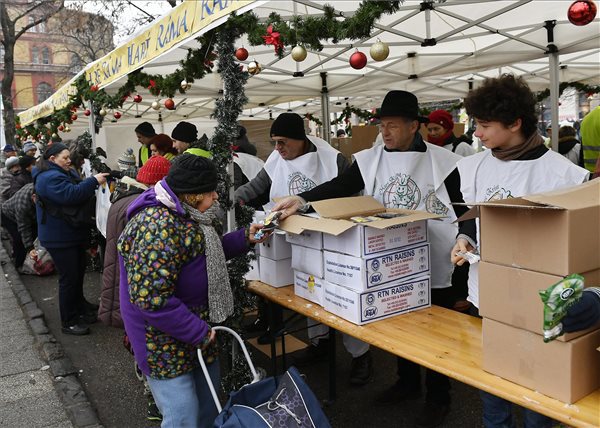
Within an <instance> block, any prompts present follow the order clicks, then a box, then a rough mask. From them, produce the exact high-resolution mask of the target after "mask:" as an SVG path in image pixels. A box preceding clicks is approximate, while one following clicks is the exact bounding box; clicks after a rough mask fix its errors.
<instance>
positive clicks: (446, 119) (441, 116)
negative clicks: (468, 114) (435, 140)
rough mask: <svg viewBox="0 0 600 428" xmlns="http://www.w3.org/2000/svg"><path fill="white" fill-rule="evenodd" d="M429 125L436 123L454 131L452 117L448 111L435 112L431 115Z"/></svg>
mask: <svg viewBox="0 0 600 428" xmlns="http://www.w3.org/2000/svg"><path fill="white" fill-rule="evenodd" d="M429 123H436V124H438V125H440V126H441V127H443V128H445V129H448V130H450V129H454V121H453V120H452V115H451V114H450V113H448V112H447V111H446V110H435V111H432V112H431V113H430V114H429Z"/></svg>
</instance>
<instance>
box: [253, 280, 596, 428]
mask: <svg viewBox="0 0 600 428" xmlns="http://www.w3.org/2000/svg"><path fill="white" fill-rule="evenodd" d="M248 288H249V290H250V291H251V292H253V293H255V294H258V295H260V296H263V297H264V298H266V299H268V300H270V301H273V302H275V303H278V304H279V305H280V306H283V307H285V308H288V309H291V310H292V311H294V312H298V313H300V314H302V315H305V316H307V317H309V318H312V319H314V320H316V321H319V322H321V323H323V324H326V325H328V326H330V327H332V328H334V329H336V330H337V331H340V332H343V333H347V334H349V335H351V336H354V337H356V338H358V339H361V340H363V341H365V342H368V343H370V344H371V345H373V346H376V347H378V348H381V349H383V350H385V351H387V352H390V353H392V354H394V355H397V356H399V357H403V358H406V359H408V360H411V361H414V362H415V363H418V364H420V365H422V366H424V367H427V368H430V369H432V370H435V371H437V372H439V373H443V374H445V375H446V376H449V377H451V378H453V379H456V380H458V381H460V382H463V383H466V384H468V385H471V386H474V387H475V388H477V389H481V390H484V391H487V392H489V393H491V394H494V395H496V396H499V397H502V398H504V399H506V400H509V401H511V402H513V403H516V404H518V405H521V406H523V407H527V408H529V409H532V410H534V411H536V412H538V413H542V414H545V415H547V416H549V417H551V418H553V419H556V420H557V421H561V422H563V423H565V424H568V425H571V426H575V427H600V390H597V391H595V392H593V393H592V394H590V395H588V396H587V397H584V398H582V399H581V400H579V401H578V402H576V403H575V404H571V405H569V404H566V403H564V402H562V401H558V400H555V399H553V398H549V397H547V396H545V395H543V394H540V393H538V392H536V391H532V390H530V389H528V388H525V387H523V386H520V385H517V384H515V383H512V382H510V381H507V380H505V379H502V378H501V377H498V376H495V375H493V374H490V373H488V372H485V371H484V370H483V369H482V368H481V359H482V353H481V320H480V319H479V318H476V317H472V316H469V315H466V314H462V313H460V312H456V311H451V310H449V309H445V308H441V307H439V306H432V307H431V308H428V309H423V310H419V311H416V312H411V313H408V314H404V315H401V316H397V317H393V318H388V319H384V320H381V321H376V322H372V323H370V324H366V325H364V326H359V325H356V324H353V323H351V322H349V321H346V320H344V319H342V318H340V317H338V316H336V315H334V314H332V313H330V312H327V311H326V310H325V309H323V308H322V307H321V306H319V305H317V304H316V303H312V302H310V301H308V300H305V299H303V298H301V297H298V296H296V295H295V294H294V287H293V286H287V287H281V288H274V287H271V286H269V285H266V284H264V283H262V282H260V281H251V282H250V284H249V286H248Z"/></svg>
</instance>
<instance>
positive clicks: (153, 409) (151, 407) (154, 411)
mask: <svg viewBox="0 0 600 428" xmlns="http://www.w3.org/2000/svg"><path fill="white" fill-rule="evenodd" d="M146 419H148V420H149V421H162V415H161V413H160V410H158V406H157V405H156V403H155V402H154V398H153V397H152V395H150V397H148V409H147V410H146Z"/></svg>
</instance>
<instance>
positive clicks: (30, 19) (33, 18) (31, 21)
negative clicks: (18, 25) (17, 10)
mask: <svg viewBox="0 0 600 428" xmlns="http://www.w3.org/2000/svg"><path fill="white" fill-rule="evenodd" d="M34 22H35V17H33V16H30V17H29V25H32V24H33V23H34ZM29 31H31V32H32V33H35V32H36V31H37V28H35V26H33V27H31V28H30V29H29Z"/></svg>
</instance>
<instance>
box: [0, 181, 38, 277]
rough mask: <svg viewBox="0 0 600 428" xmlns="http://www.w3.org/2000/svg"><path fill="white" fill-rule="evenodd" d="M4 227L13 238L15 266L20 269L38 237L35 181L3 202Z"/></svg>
mask: <svg viewBox="0 0 600 428" xmlns="http://www.w3.org/2000/svg"><path fill="white" fill-rule="evenodd" d="M2 227H4V228H5V229H6V230H7V231H8V233H9V234H10V236H11V238H12V248H13V256H14V258H15V267H16V268H17V269H20V268H21V267H22V266H23V262H24V261H25V257H26V256H27V253H28V252H30V251H31V250H33V249H34V246H33V241H35V238H37V222H36V217H35V201H34V190H33V183H29V184H26V185H25V186H23V188H21V189H20V190H19V191H18V192H17V193H15V194H14V195H13V196H12V197H11V198H10V199H9V200H8V201H6V202H4V203H3V204H2Z"/></svg>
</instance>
